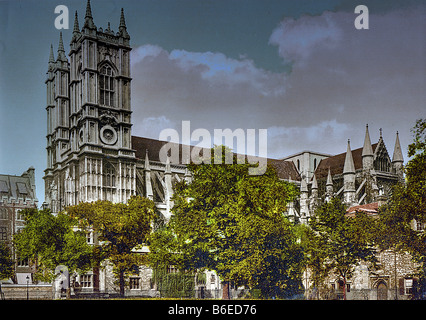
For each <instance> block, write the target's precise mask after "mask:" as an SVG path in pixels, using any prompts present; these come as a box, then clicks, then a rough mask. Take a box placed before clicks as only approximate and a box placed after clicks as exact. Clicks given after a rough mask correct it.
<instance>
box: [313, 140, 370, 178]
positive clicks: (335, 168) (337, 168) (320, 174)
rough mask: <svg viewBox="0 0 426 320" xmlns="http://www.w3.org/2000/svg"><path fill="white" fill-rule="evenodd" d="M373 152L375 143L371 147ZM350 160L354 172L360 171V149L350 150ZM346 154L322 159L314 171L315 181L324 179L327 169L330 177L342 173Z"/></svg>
mask: <svg viewBox="0 0 426 320" xmlns="http://www.w3.org/2000/svg"><path fill="white" fill-rule="evenodd" d="M371 147H372V148H373V151H374V150H376V147H377V143H375V144H373V145H371ZM352 158H353V161H354V165H355V170H358V169H362V148H358V149H354V150H352ZM345 159H346V152H343V153H340V154H338V155H335V156H332V157H330V158H327V159H322V160H321V161H320V163H319V165H318V167H317V169H316V170H315V176H316V177H317V179H322V178H326V177H327V174H328V168H330V171H331V175H332V176H334V175H336V174H342V173H343V167H344V165H345Z"/></svg>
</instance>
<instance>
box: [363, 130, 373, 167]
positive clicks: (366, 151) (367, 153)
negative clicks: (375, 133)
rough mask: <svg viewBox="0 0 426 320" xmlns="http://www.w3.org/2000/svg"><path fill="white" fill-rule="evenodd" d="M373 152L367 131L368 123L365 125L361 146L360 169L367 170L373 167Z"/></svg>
mask: <svg viewBox="0 0 426 320" xmlns="http://www.w3.org/2000/svg"><path fill="white" fill-rule="evenodd" d="M373 162H374V153H373V148H372V146H371V140H370V133H369V132H368V124H367V125H366V126H365V138H364V146H363V147H362V170H363V171H364V172H369V171H370V170H372V169H373Z"/></svg>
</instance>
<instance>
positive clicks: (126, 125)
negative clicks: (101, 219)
mask: <svg viewBox="0 0 426 320" xmlns="http://www.w3.org/2000/svg"><path fill="white" fill-rule="evenodd" d="M119 21H120V22H119V27H118V32H114V31H113V30H111V27H110V23H108V27H107V28H106V29H105V30H103V29H102V28H101V27H99V28H97V27H96V26H95V24H94V21H93V17H92V10H91V6H90V0H88V1H87V7H86V14H85V17H84V24H83V27H82V29H81V30H80V27H79V21H78V16H77V12H76V14H75V21H74V29H73V33H72V39H71V43H70V52H69V60H68V59H67V57H66V55H65V50H64V45H63V41H62V34H61V35H60V39H59V46H58V53H57V54H58V56H57V58H56V61H55V59H54V55H53V49H52V48H51V52H50V58H49V64H48V73H47V75H48V77H47V80H46V85H47V107H46V110H47V122H48V126H47V168H46V170H45V176H44V180H45V190H46V191H45V193H46V195H45V198H46V202H47V204H48V205H49V207H50V208H51V210H52V212H53V213H57V212H59V211H61V210H63V209H64V208H65V206H68V205H75V204H78V203H79V202H82V201H83V202H86V201H89V202H90V201H96V200H110V201H112V202H126V201H127V199H128V198H129V197H130V196H131V195H133V194H135V190H136V158H135V151H134V150H132V145H131V126H132V124H131V113H132V111H131V106H130V82H131V80H132V79H131V78H130V51H131V47H130V45H129V40H130V36H129V34H128V33H127V28H126V22H125V18H124V12H123V9H122V10H121V17H120V20H119Z"/></svg>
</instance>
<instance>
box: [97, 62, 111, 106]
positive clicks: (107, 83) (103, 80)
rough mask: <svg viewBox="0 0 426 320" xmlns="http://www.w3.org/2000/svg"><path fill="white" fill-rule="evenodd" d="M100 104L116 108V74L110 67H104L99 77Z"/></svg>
mask: <svg viewBox="0 0 426 320" xmlns="http://www.w3.org/2000/svg"><path fill="white" fill-rule="evenodd" d="M99 90H100V101H99V103H100V104H102V105H105V106H111V107H114V73H113V71H112V68H111V67H110V66H103V67H102V68H101V71H100V75H99Z"/></svg>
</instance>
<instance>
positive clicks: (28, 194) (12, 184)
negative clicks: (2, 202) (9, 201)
mask: <svg viewBox="0 0 426 320" xmlns="http://www.w3.org/2000/svg"><path fill="white" fill-rule="evenodd" d="M3 196H6V197H8V198H12V197H13V198H15V199H18V198H25V199H36V195H35V194H34V190H33V189H32V188H31V180H30V178H29V177H27V176H25V174H24V175H23V176H14V175H6V174H0V199H1V198H2V197H3Z"/></svg>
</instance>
